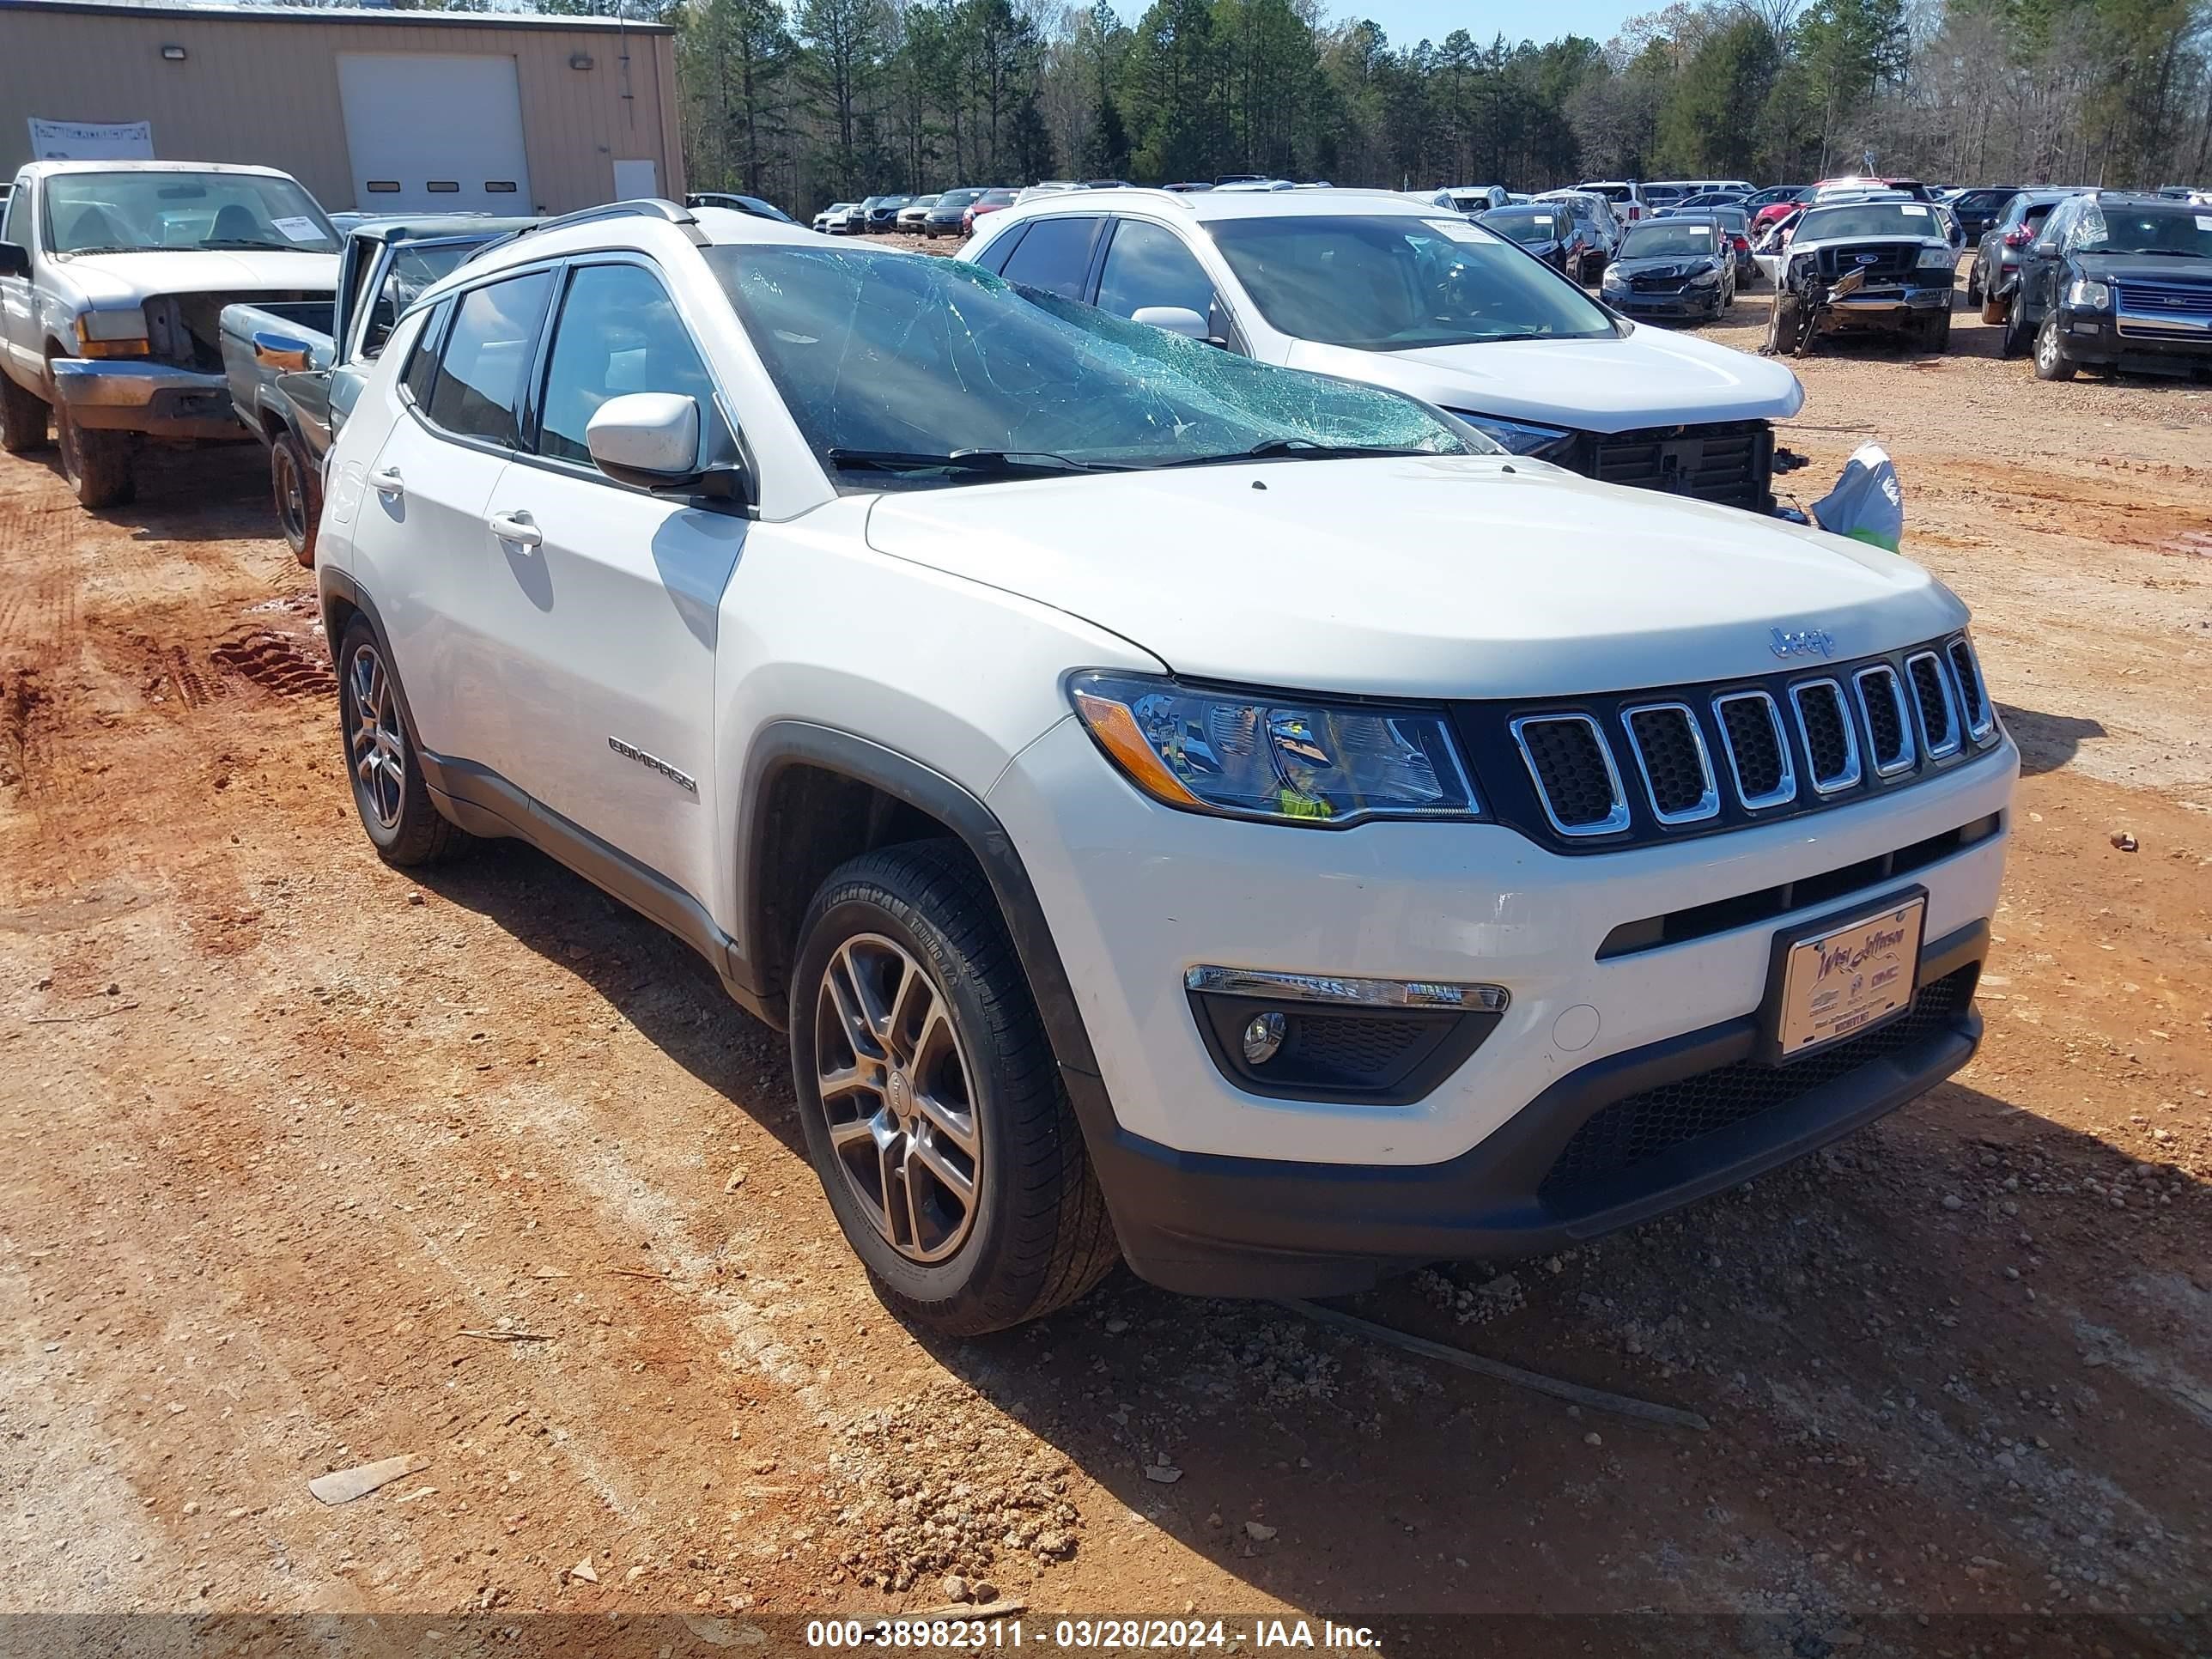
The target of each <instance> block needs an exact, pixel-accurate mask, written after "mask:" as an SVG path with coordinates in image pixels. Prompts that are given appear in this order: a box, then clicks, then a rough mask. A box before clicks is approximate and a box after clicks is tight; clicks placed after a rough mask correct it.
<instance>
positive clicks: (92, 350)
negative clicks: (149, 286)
mask: <svg viewBox="0 0 2212 1659" xmlns="http://www.w3.org/2000/svg"><path fill="white" fill-rule="evenodd" d="M76 343H77V349H78V350H79V351H80V352H82V354H83V355H84V356H87V357H143V356H145V355H146V313H144V312H143V311H88V312H85V313H82V314H81V315H80V316H79V317H78V318H77V319H76Z"/></svg>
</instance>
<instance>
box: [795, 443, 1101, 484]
mask: <svg viewBox="0 0 2212 1659" xmlns="http://www.w3.org/2000/svg"><path fill="white" fill-rule="evenodd" d="M823 459H826V460H828V462H829V465H831V466H833V467H836V469H837V470H838V471H841V472H976V473H982V474H986V475H988V476H993V477H1016V476H1018V475H1019V474H1021V473H1024V472H1127V471H1129V469H1128V468H1127V467H1126V466H1122V465H1117V464H1116V463H1115V462H1112V461H1079V460H1075V459H1072V458H1071V457H1068V456H1066V455H1055V454H1053V453H1051V452H1050V451H1048V450H1041V449H956V450H953V451H951V453H948V454H944V455H932V454H928V453H922V452H914V451H908V450H903V449H842V448H836V449H830V450H828V451H826V452H825V453H824V456H823Z"/></svg>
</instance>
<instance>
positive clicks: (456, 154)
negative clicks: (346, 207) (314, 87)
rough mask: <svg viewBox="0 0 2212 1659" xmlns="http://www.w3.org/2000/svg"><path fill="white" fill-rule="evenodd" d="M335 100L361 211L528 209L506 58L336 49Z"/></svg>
mask: <svg viewBox="0 0 2212 1659" xmlns="http://www.w3.org/2000/svg"><path fill="white" fill-rule="evenodd" d="M338 100H339V103H340V105H341V106H343V111H344V113H345V131H346V149H347V150H348V151H349V154H350V155H351V157H352V161H353V188H354V206H355V208H356V210H359V211H361V212H363V213H381V212H386V211H392V212H401V211H404V212H419V211H422V210H425V209H428V210H434V211H443V212H448V213H467V212H476V213H484V212H489V213H528V212H530V211H531V195H530V170H529V164H528V162H527V161H526V160H525V152H524V150H523V147H522V94H521V90H520V88H519V86H518V85H517V83H516V80H515V72H514V59H513V58H503V57H490V56H485V55H482V54H470V55H460V54H454V55H451V56H447V55H444V54H432V53H428V52H341V53H339V54H338Z"/></svg>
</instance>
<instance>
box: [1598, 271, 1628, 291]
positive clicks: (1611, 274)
mask: <svg viewBox="0 0 2212 1659" xmlns="http://www.w3.org/2000/svg"><path fill="white" fill-rule="evenodd" d="M1598 286H1599V287H1600V288H1626V287H1627V286H1628V278H1627V277H1626V276H1622V275H1621V274H1620V267H1619V266H1617V265H1607V267H1606V268H1605V275H1604V276H1603V277H1602V278H1601V279H1600V281H1599V283H1598Z"/></svg>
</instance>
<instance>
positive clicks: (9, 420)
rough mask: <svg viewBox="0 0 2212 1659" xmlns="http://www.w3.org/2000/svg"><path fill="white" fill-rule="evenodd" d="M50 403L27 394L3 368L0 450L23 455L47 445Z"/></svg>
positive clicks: (1, 376)
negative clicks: (47, 422) (47, 421)
mask: <svg viewBox="0 0 2212 1659" xmlns="http://www.w3.org/2000/svg"><path fill="white" fill-rule="evenodd" d="M46 415H47V410H46V399H45V398H41V397H40V396H39V395H38V393H36V392H27V391H25V390H24V389H23V388H22V387H21V386H17V385H16V384H15V381H13V380H9V378H8V373H7V371H6V370H5V369H0V449H4V450H6V451H7V452H8V453H9V454H10V455H21V454H25V453H28V452H29V451H31V450H33V449H43V448H45V447H46Z"/></svg>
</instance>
